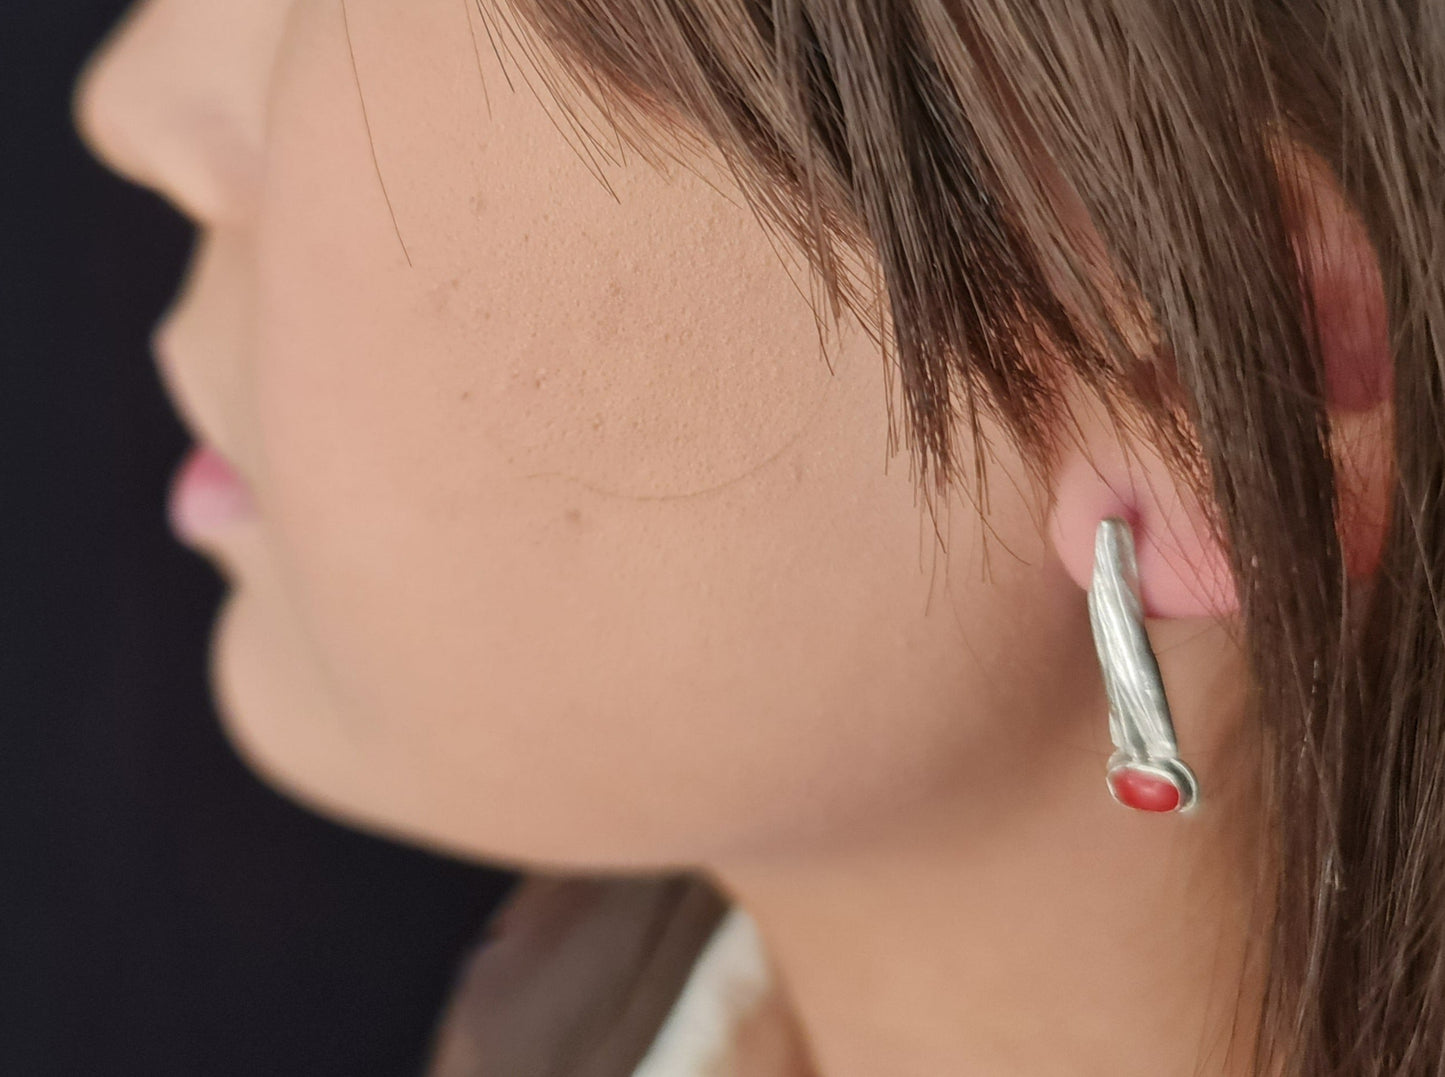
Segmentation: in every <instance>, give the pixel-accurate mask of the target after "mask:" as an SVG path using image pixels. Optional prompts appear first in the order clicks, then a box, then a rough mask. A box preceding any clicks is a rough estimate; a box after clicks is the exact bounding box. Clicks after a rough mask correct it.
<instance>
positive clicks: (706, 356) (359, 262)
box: [232, 0, 984, 861]
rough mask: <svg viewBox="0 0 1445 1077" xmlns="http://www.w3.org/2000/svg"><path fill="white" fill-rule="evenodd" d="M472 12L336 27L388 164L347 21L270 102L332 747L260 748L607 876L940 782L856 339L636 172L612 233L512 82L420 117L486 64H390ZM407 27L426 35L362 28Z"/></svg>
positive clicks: (292, 520)
mask: <svg viewBox="0 0 1445 1077" xmlns="http://www.w3.org/2000/svg"><path fill="white" fill-rule="evenodd" d="M467 7H468V5H463V4H453V3H446V4H441V3H433V2H431V0H417V2H416V4H415V6H414V7H413V6H410V5H401V4H384V5H353V7H352V10H353V12H354V13H356V15H357V18H356V20H355V21H354V24H353V30H354V31H355V33H354V35H353V37H354V40H355V42H356V51H357V69H358V72H359V73H360V74H361V81H362V85H363V86H365V87H367V89H368V96H367V100H368V102H372V101H375V102H378V104H377V106H376V108H375V109H374V111H373V112H372V113H371V116H370V126H371V129H372V134H373V136H374V144H375V147H376V157H375V159H373V157H372V149H371V142H369V141H368V137H367V120H366V119H365V118H364V117H363V115H362V112H361V106H360V102H359V100H358V98H357V95H356V76H355V75H354V74H353V72H352V69H351V66H350V60H349V58H348V54H347V50H346V47H345V38H344V37H343V35H342V34H341V32H340V27H339V26H338V25H337V24H336V19H337V18H338V11H339V7H338V6H337V5H332V4H321V3H314V4H313V3H305V4H301V5H299V6H298V9H297V11H298V21H297V23H296V25H295V26H294V27H293V33H292V34H291V37H290V41H291V45H290V50H291V60H290V61H289V62H285V61H283V63H282V65H281V67H280V69H279V71H278V75H277V79H276V93H277V95H278V97H277V102H276V108H275V109H274V115H273V117H272V126H271V130H270V139H271V159H270V162H269V167H268V180H267V183H268V188H267V195H266V200H265V209H264V218H263V222H262V229H261V236H260V243H259V265H260V281H259V302H258V310H259V313H258V333H257V350H256V355H255V359H254V381H253V386H254V391H255V397H254V402H255V418H256V423H257V430H256V446H257V452H256V457H257V460H256V470H257V486H258V494H259V495H260V496H261V498H262V501H263V504H262V511H263V514H264V517H265V519H266V522H267V528H268V543H269V547H270V552H269V554H268V556H270V557H272V558H273V560H274V565H273V571H274V573H275V579H276V584H275V592H276V594H277V595H284V597H285V600H286V603H287V605H288V608H294V610H295V631H296V633H297V634H298V635H300V636H302V637H304V638H305V639H306V641H307V642H306V646H307V648H309V649H310V650H312V651H314V654H315V663H314V664H315V667H316V675H317V683H318V684H322V685H325V692H326V695H327V698H328V699H329V701H330V704H329V707H328V710H327V713H328V714H334V715H335V716H336V717H335V719H334V720H333V719H328V720H327V722H326V723H324V724H321V725H317V726H315V727H308V731H307V732H306V733H304V734H302V733H300V732H297V733H295V734H291V733H288V732H286V730H285V728H284V726H282V725H280V724H277V723H276V722H272V723H271V724H270V725H269V726H268V727H267V728H269V729H271V730H274V735H275V737H276V740H275V741H274V742H273V745H272V752H271V754H272V756H273V757H274V758H276V759H278V760H280V759H281V758H282V757H283V756H285V755H286V754H287V752H289V751H291V750H292V749H290V748H288V747H286V745H285V743H284V742H285V741H286V738H287V737H292V736H294V738H295V739H296V742H297V743H298V744H302V743H305V744H308V745H311V746H310V747H307V748H305V749H304V754H305V758H304V759H303V758H300V757H299V756H298V757H297V758H296V759H295V760H294V765H293V767H292V770H293V772H294V773H297V774H301V775H303V777H302V779H300V780H299V781H298V784H304V781H305V778H304V776H305V775H307V774H314V775H316V776H317V777H316V782H317V783H319V784H326V783H333V788H331V789H328V790H323V792H324V793H325V794H326V795H327V798H328V800H330V801H334V802H337V803H344V804H347V805H349V811H350V813H351V814H354V815H356V816H359V817H362V818H376V817H390V818H393V819H398V820H400V819H401V817H402V816H405V819H404V820H403V821H404V823H405V825H407V826H408V827H409V829H411V830H412V831H413V832H415V833H420V834H429V835H432V836H433V837H436V838H438V839H439V840H445V841H447V842H448V843H450V844H455V845H456V846H457V847H459V848H464V849H467V850H469V851H474V852H475V851H480V852H484V853H485V852H492V853H500V854H502V855H507V854H515V855H529V856H535V855H542V852H543V850H551V851H552V852H553V853H554V854H555V855H556V856H557V857H558V858H559V859H568V860H572V861H576V860H578V859H585V858H589V857H594V856H601V857H603V858H604V859H613V860H615V859H616V858H617V857H618V856H622V855H625V854H623V853H619V852H618V850H617V846H616V845H613V846H611V847H609V849H607V850H606V851H603V850H601V849H600V847H599V848H593V847H591V846H586V843H587V842H588V841H589V840H592V839H595V838H596V837H597V836H598V835H605V836H606V840H607V841H613V842H615V841H619V840H622V838H621V836H625V840H626V841H627V842H628V843H630V847H631V849H632V850H634V851H636V850H643V851H645V852H638V853H636V855H647V856H658V855H664V856H665V855H669V854H670V853H671V852H677V853H678V855H693V854H696V852H697V851H698V850H697V847H696V842H697V841H698V840H699V836H700V835H711V839H710V840H711V841H712V842H714V843H727V842H729V841H732V842H737V841H742V840H746V839H745V838H744V837H739V836H738V835H739V833H740V832H741V831H745V830H746V829H747V828H748V827H749V826H759V825H760V823H759V820H760V818H761V817H764V816H766V818H762V821H761V826H762V828H763V829H768V830H771V831H772V832H774V833H775V832H776V831H777V829H778V821H779V820H780V819H783V818H786V819H787V820H788V823H787V826H798V827H804V828H806V827H808V826H824V825H846V823H847V820H848V813H847V812H846V811H840V810H838V809H839V806H840V805H848V806H851V808H852V809H855V810H856V811H857V812H859V813H862V812H865V811H866V810H869V808H870V806H871V805H875V804H876V803H877V796H878V795H879V793H878V788H879V787H890V786H892V787H895V788H894V792H893V795H894V796H898V795H901V794H899V793H898V791H897V790H898V789H906V790H908V791H909V795H914V793H916V792H917V791H920V790H923V789H926V788H928V787H929V786H930V784H931V783H934V782H938V781H942V780H944V775H945V774H946V773H948V756H947V753H945V752H942V751H939V750H937V747H938V745H939V744H940V742H941V741H946V740H947V739H948V738H949V737H950V736H951V734H946V733H944V732H943V730H946V729H947V728H948V727H949V726H950V725H951V723H952V719H953V715H952V714H951V713H950V710H949V706H948V702H947V701H948V700H950V699H953V698H956V697H957V691H958V690H959V686H960V681H961V680H966V679H967V677H968V674H967V673H966V672H964V671H963V669H962V667H961V655H962V654H964V651H963V650H962V649H960V648H959V646H958V641H957V639H956V638H955V636H954V635H953V630H954V625H953V622H952V621H951V620H949V619H948V618H947V617H946V616H945V614H943V613H937V612H935V613H934V614H933V616H932V617H931V618H927V619H926V620H925V619H924V618H925V616H926V614H925V611H926V610H928V609H929V608H930V607H929V598H930V590H931V575H930V574H929V573H928V572H925V571H922V570H921V567H920V558H921V557H922V553H921V548H920V547H921V543H922V537H923V536H922V535H921V533H920V525H921V520H920V510H919V507H918V505H917V504H916V502H915V499H914V490H913V486H912V483H911V481H910V479H909V477H908V469H907V468H906V467H903V466H898V467H895V468H893V469H892V471H891V473H889V472H888V471H887V470H886V469H885V448H886V444H887V434H888V422H887V414H886V408H885V396H884V379H883V377H881V376H879V374H880V373H881V371H879V369H878V365H877V364H880V363H881V360H880V358H879V357H878V356H877V354H876V349H875V348H874V347H873V346H872V344H871V342H870V341H868V340H866V339H865V336H864V334H863V333H862V332H861V330H859V331H853V332H850V334H849V337H848V339H846V340H844V341H840V342H838V347H837V349H836V352H835V355H834V358H835V364H834V365H835V368H836V370H837V372H838V376H837V377H836V378H834V377H833V376H831V375H830V374H829V372H828V369H827V366H826V364H825V363H824V360H823V357H822V356H821V355H820V353H819V347H818V336H817V325H816V323H815V321H814V317H813V314H812V311H811V309H810V307H809V305H808V303H807V302H806V300H805V299H804V298H803V296H802V294H800V292H799V291H798V290H797V289H796V288H795V287H794V284H793V282H792V280H791V279H790V278H789V276H788V274H787V273H786V272H785V271H784V268H783V267H782V266H781V265H780V264H779V262H778V261H777V257H776V256H775V254H774V253H773V248H772V246H771V244H770V243H769V242H768V240H767V238H766V236H765V235H764V234H763V233H761V232H760V231H759V230H758V226H757V224H756V222H755V221H754V219H753V218H752V216H751V214H750V213H749V212H748V211H746V210H745V209H743V208H741V200H740V196H737V197H735V198H734V201H736V202H737V203H738V204H736V205H734V204H731V203H730V202H729V201H728V200H727V199H726V198H723V197H722V196H720V195H718V194H717V193H716V191H715V190H714V189H713V186H720V187H722V188H723V189H724V190H730V189H731V188H730V187H728V186H727V185H726V184H725V181H724V178H723V177H722V176H721V174H720V173H718V172H717V171H713V172H712V173H711V175H710V176H709V177H708V179H707V180H705V179H703V178H701V177H699V176H697V175H693V174H690V173H686V172H681V171H680V172H679V174H678V175H677V177H676V178H675V179H674V180H673V181H666V180H664V179H663V178H662V177H660V176H658V175H657V174H655V173H654V172H652V171H651V170H650V169H643V168H637V169H618V170H615V171H614V172H613V173H611V177H612V180H613V189H614V190H615V191H616V192H617V194H618V197H619V198H620V199H621V201H620V203H619V202H618V201H614V200H613V198H612V197H611V196H610V195H608V194H607V193H606V192H605V191H603V190H602V188H601V187H600V186H599V185H598V183H597V182H596V180H595V179H593V178H592V177H591V175H590V174H588V172H587V171H586V169H585V168H583V167H582V165H581V164H580V162H579V161H578V158H577V156H576V155H575V153H574V152H573V151H572V150H571V149H570V148H569V147H568V146H567V145H566V144H565V143H564V142H562V141H561V140H560V138H558V136H557V135H556V132H555V130H554V129H553V128H552V126H551V123H550V121H549V120H548V119H547V118H546V116H545V115H544V114H543V113H541V112H540V111H531V110H533V109H539V108H540V106H539V105H537V103H536V101H535V99H534V98H532V97H531V96H530V95H529V94H527V93H526V92H525V91H522V92H519V93H517V94H509V93H507V91H505V89H499V87H504V86H505V82H504V80H503V79H502V78H501V77H500V75H499V74H496V75H489V78H488V85H489V87H491V89H492V109H493V114H492V116H491V118H490V119H488V118H487V116H486V114H485V112H484V111H483V109H482V106H481V101H480V96H478V100H477V101H476V102H475V103H474V104H473V105H463V106H457V110H456V111H455V112H454V111H453V110H452V109H451V108H441V109H439V108H438V107H437V105H436V102H439V101H448V100H454V99H456V98H457V87H458V86H469V85H472V84H473V80H474V78H475V74H474V73H475V63H476V59H475V57H474V56H473V54H472V52H471V49H470V46H469V45H468V44H467V43H466V42H467V38H466V37H465V36H454V37H449V36H448V35H446V34H443V33H441V32H440V28H438V29H437V30H436V32H430V31H428V34H427V35H426V51H425V52H424V53H421V54H418V55H409V54H408V48H407V45H406V41H407V40H408V35H409V34H414V33H416V32H418V27H421V28H425V27H426V26H427V25H428V20H444V19H447V18H452V17H455V16H456V15H458V14H464V13H465V11H466V9H467ZM403 9H405V12H406V14H407V16H408V18H407V23H406V26H407V27H409V28H410V29H409V30H408V31H407V33H402V32H401V29H400V28H399V27H398V28H395V29H396V32H395V33H391V34H386V33H381V32H380V31H382V30H386V29H387V28H386V27H378V26H375V25H371V24H369V23H368V22H367V21H366V20H367V18H369V17H379V14H378V13H383V12H386V11H397V12H400V11H402V10H403ZM368 12H369V13H370V15H368ZM398 17H400V16H399V15H398ZM460 31H461V34H465V32H466V30H465V26H464V25H463V26H461V27H460ZM388 39H389V40H390V41H391V42H393V43H394V44H395V46H396V47H395V49H394V50H393V52H394V54H395V55H393V54H392V53H389V52H388V51H387V50H386V49H384V48H382V47H381V44H383V43H385V42H386V41H387V40H388ZM449 41H455V42H456V43H457V44H460V45H461V46H462V47H463V48H464V49H465V51H464V52H460V53H458V52H456V51H455V49H454V48H453V46H452V45H450V44H448V42H449ZM484 55H485V52H484ZM302 57H304V60H305V62H304V63H303V62H299V61H300V58H302ZM387 64H394V65H396V69H395V70H392V71H390V72H388V69H387V67H386V65H387ZM464 76H465V77H464ZM372 87H378V89H377V91H376V92H374V93H373V92H372V91H371V88H372ZM449 95H450V96H449ZM423 115H424V116H427V117H428V121H427V123H426V124H419V123H417V122H415V117H417V116H423ZM408 117H410V122H408ZM468 128H470V136H469V137H467V138H464V137H463V132H465V131H466V130H467V129H468ZM479 131H481V132H484V134H485V137H479V136H478V132H479ZM448 147H450V148H448ZM457 154H461V155H462V156H461V157H458V156H457ZM467 154H473V155H474V156H466V155H467ZM459 161H460V165H459V163H458V162H459ZM698 167H699V168H700V169H706V168H708V167H709V166H708V165H707V163H706V162H699V163H698ZM378 170H379V171H380V173H381V174H382V175H383V176H385V177H386V178H387V191H388V192H389V196H390V202H391V205H390V207H389V206H388V197H387V195H385V194H383V190H382V187H381V185H380V184H379V183H378V181H377V176H378ZM467 176H474V177H476V179H475V183H474V184H473V183H472V181H471V180H467V181H466V183H463V181H462V179H459V178H458V177H467ZM710 183H711V185H712V186H710ZM468 184H471V186H470V187H468ZM468 190H471V191H472V193H471V194H468V193H467V191H468ZM392 210H395V214H396V225H395V227H394V226H393V223H392V216H391V211H392ZM398 230H399V231H400V233H401V236H402V237H403V239H404V240H405V244H406V248H405V249H406V256H404V255H403V249H402V246H401V243H400V242H399V241H398V234H397V232H398ZM408 257H409V258H410V263H408ZM800 279H805V278H800ZM962 560H964V561H965V562H966V561H967V560H968V555H966V554H965V555H963V557H962ZM278 605H279V603H278ZM269 608H271V607H269V606H268V607H264V608H263V607H262V606H261V605H256V606H254V607H253V610H254V611H256V612H254V613H253V615H251V616H250V617H249V618H248V619H246V620H242V619H239V618H238V619H237V620H236V624H237V626H238V627H237V628H236V630H235V631H234V632H233V633H232V635H233V637H234V639H235V640H236V641H237V644H236V647H235V651H236V653H237V654H241V653H245V649H244V648H243V647H241V643H242V642H244V641H245V640H248V639H249V640H251V641H252V642H253V643H255V644H256V646H257V647H258V648H259V647H260V644H261V643H263V642H264V641H265V640H266V639H269V638H270V636H269V633H271V632H272V631H273V630H272V629H271V628H269V627H268V626H267V621H266V616H265V614H264V609H269ZM932 608H933V609H935V610H938V609H940V608H942V607H941V606H940V605H939V604H938V603H935V604H934V605H933V607H932ZM983 612H984V610H983V607H982V605H980V608H979V613H978V615H979V616H982V614H983ZM246 626H249V627H248V628H247V631H244V632H243V631H242V630H241V629H242V627H246ZM257 653H260V650H258V651H257ZM238 681H239V678H238ZM900 714H907V715H922V716H924V717H923V718H921V719H915V721H924V722H925V723H932V725H931V726H930V734H929V735H919V736H916V737H901V736H898V735H897V729H896V726H897V724H898V721H899V718H898V716H899V715H900ZM295 717H296V720H297V722H306V721H308V718H307V716H306V714H305V713H297V714H296V716H295ZM256 720H257V721H258V722H259V721H260V720H261V719H259V718H258V719H256ZM934 734H936V735H934ZM815 746H824V747H823V748H822V749H819V748H817V747H815ZM295 751H296V752H298V753H300V752H303V749H302V748H300V747H298V748H296V749H295ZM325 759H333V760H346V761H347V762H345V763H344V764H343V763H340V762H332V763H323V762H321V761H322V760H325ZM307 760H311V762H308V761H307ZM282 765H284V764H283V763H280V762H278V763H277V764H276V768H274V769H279V768H280V767H281V766H282ZM860 773H863V774H866V775H868V776H869V777H868V779H867V780H866V781H861V782H860V781H859V780H857V777H856V776H857V775H858V774H860ZM332 775H335V776H334V777H333V776H332ZM850 775H851V776H853V777H852V779H851V780H845V779H846V778H847V776H850ZM900 775H903V776H906V781H905V780H900V778H899V776H900ZM343 787H344V788H343ZM380 790H385V791H386V792H385V793H384V794H383V793H382V792H379V791H380ZM383 799H385V800H386V803H385V804H383V803H381V801H382V800H383ZM660 803H662V804H666V811H658V810H657V805H658V804H660ZM840 820H841V821H840ZM548 828H551V829H550V832H549V833H547V834H543V833H542V832H543V831H547V830H548ZM721 831H728V832H729V833H727V834H723V833H721ZM679 842H683V843H684V845H682V846H680V845H679V844H678V843H679ZM579 843H580V845H579Z"/></svg>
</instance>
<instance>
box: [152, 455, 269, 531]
mask: <svg viewBox="0 0 1445 1077" xmlns="http://www.w3.org/2000/svg"><path fill="white" fill-rule="evenodd" d="M167 510H168V515H169V517H170V525H171V530H172V531H174V532H175V534H176V537H177V538H179V539H181V540H182V541H183V542H189V541H193V540H196V539H203V538H206V537H207V536H209V535H214V534H216V533H217V532H219V531H223V530H225V529H226V528H228V527H230V526H231V525H232V524H235V523H238V522H239V521H241V520H247V519H251V518H253V517H254V516H255V515H256V510H255V503H254V501H253V500H252V497H251V489H250V487H248V486H247V485H246V482H245V480H244V479H242V478H241V477H240V476H239V475H237V474H236V472H235V470H234V469H233V468H232V467H231V465H230V463H229V462H228V461H227V460H226V458H225V457H223V456H222V455H221V454H220V453H218V452H216V450H215V449H212V448H211V447H210V446H208V445H197V446H196V447H194V448H193V449H192V450H191V451H190V453H189V454H188V455H187V456H186V458H185V459H184V460H183V461H181V466H180V467H179V468H178V469H177V471H176V475H175V478H174V479H173V480H172V481H171V490H170V501H169V504H168V506H167Z"/></svg>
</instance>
